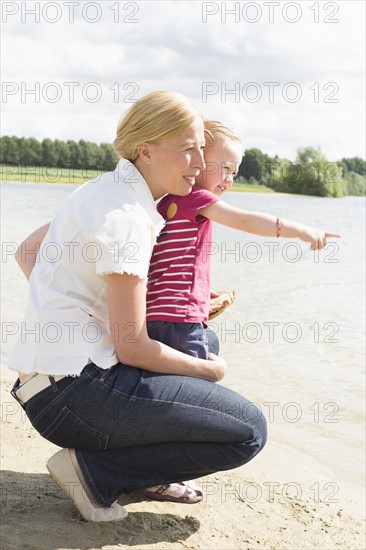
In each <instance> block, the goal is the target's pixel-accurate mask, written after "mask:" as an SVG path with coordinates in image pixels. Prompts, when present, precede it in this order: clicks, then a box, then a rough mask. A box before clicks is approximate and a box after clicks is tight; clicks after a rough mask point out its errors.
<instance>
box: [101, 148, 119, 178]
mask: <svg viewBox="0 0 366 550" xmlns="http://www.w3.org/2000/svg"><path fill="white" fill-rule="evenodd" d="M100 151H101V153H102V164H101V166H100V169H101V170H106V171H110V170H114V169H115V167H116V163H117V155H116V153H115V152H114V149H113V147H112V145H110V144H109V143H101V144H100ZM98 168H99V167H98Z"/></svg>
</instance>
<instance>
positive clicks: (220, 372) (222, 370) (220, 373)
mask: <svg viewBox="0 0 366 550" xmlns="http://www.w3.org/2000/svg"><path fill="white" fill-rule="evenodd" d="M208 359H209V361H212V370H213V372H214V373H215V379H212V382H219V380H222V379H223V378H224V376H225V374H226V371H227V364H226V361H225V359H223V358H222V357H219V356H218V355H215V354H214V353H209V354H208ZM210 370H211V369H210Z"/></svg>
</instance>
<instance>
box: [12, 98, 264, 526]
mask: <svg viewBox="0 0 366 550" xmlns="http://www.w3.org/2000/svg"><path fill="white" fill-rule="evenodd" d="M114 146H115V149H116V151H117V152H118V154H119V156H120V157H121V159H120V161H119V163H118V165H117V168H116V170H115V171H114V172H111V173H108V174H104V175H103V176H102V177H101V178H99V179H96V180H92V181H90V182H88V183H86V184H85V185H83V186H81V187H80V188H78V189H77V190H76V191H75V192H74V193H73V194H72V195H71V197H70V199H69V200H68V201H67V202H66V203H65V204H64V205H63V206H62V207H61V209H60V210H59V212H58V214H57V215H56V217H55V219H54V220H53V221H52V223H51V225H50V227H49V229H48V230H47V233H46V235H45V236H44V239H43V241H42V244H41V247H40V251H39V254H38V258H37V262H36V263H34V260H35V258H33V260H32V256H31V255H26V256H25V257H23V258H22V257H21V256H22V250H23V249H24V246H26V245H27V243H28V242H29V241H32V239H33V241H34V240H37V239H35V237H34V235H33V236H31V237H30V238H29V240H27V241H25V243H23V247H22V246H21V247H20V250H19V256H20V260H19V261H20V264H21V265H22V269H23V271H24V272H25V274H26V275H27V276H28V277H29V278H30V292H29V301H28V305H27V310H26V315H25V322H24V325H23V326H24V327H25V328H31V327H34V325H35V323H38V325H39V328H40V330H39V333H40V334H41V338H40V339H39V341H37V342H36V341H35V338H34V335H33V336H32V335H31V334H29V333H28V332H27V333H25V334H23V335H21V337H20V338H19V341H18V343H17V345H16V347H15V350H14V352H13V354H12V357H11V368H13V369H14V370H17V371H19V378H18V380H17V382H16V383H15V386H14V388H13V390H12V393H13V395H14V397H15V398H16V399H18V400H19V402H20V403H21V404H22V406H23V407H24V408H25V411H26V413H27V416H28V418H29V419H30V421H31V423H32V424H33V426H34V428H35V429H36V430H37V431H38V432H39V433H40V434H41V435H42V436H43V437H45V438H46V439H48V440H49V441H51V442H53V443H55V444H56V445H59V446H60V447H63V449H62V450H61V451H59V452H58V453H56V454H55V455H54V456H53V457H52V458H51V459H50V460H49V461H48V464H47V467H48V469H49V471H50V473H51V475H52V476H53V477H54V479H55V480H56V481H57V483H58V484H59V485H60V486H61V487H62V489H63V490H64V491H65V492H66V493H67V494H68V495H69V496H70V497H71V498H72V499H73V501H74V503H75V505H76V507H77V508H78V510H79V511H80V513H81V514H82V515H83V517H84V518H85V519H86V520H89V521H113V520H119V519H122V518H123V517H125V516H126V515H127V512H126V510H125V509H124V508H123V507H122V506H120V505H119V504H118V503H117V502H116V500H117V498H118V496H119V495H120V494H122V493H129V492H132V491H135V490H138V489H144V488H147V487H149V488H153V491H155V493H156V496H157V498H159V497H160V498H166V499H168V500H173V501H178V502H197V501H198V500H200V499H201V498H202V496H201V495H200V494H199V493H198V492H197V491H194V490H192V489H191V488H190V486H189V485H187V484H184V483H182V482H181V480H182V479H195V478H198V477H202V476H205V475H208V474H210V473H212V472H216V471H219V470H228V469H231V468H236V467H238V466H241V465H242V464H245V463H246V462H248V461H249V460H251V459H252V458H253V457H254V456H255V455H256V454H257V453H258V452H259V451H260V450H261V449H262V447H263V446H264V444H265V441H266V423H265V420H264V417H263V415H262V414H261V412H260V411H259V410H258V409H257V408H256V407H255V406H254V405H252V404H251V403H250V402H249V401H247V400H246V399H245V398H243V397H241V396H240V395H238V394H236V393H234V392H232V391H231V390H228V389H226V388H224V387H222V386H220V385H217V384H215V382H217V381H219V380H221V379H222V378H223V376H224V375H225V371H226V365H225V362H224V361H223V360H222V359H220V358H218V357H217V356H215V355H212V354H211V355H210V360H205V359H199V358H196V357H191V356H189V355H186V354H184V353H181V352H179V351H177V350H175V349H172V348H170V347H168V346H166V345H164V344H162V343H160V342H158V341H155V340H152V339H151V338H149V336H148V333H147V330H146V320H145V316H146V282H147V274H148V269H149V260H150V256H151V253H152V249H153V246H154V244H155V241H156V237H157V235H158V234H159V231H160V230H161V228H162V227H163V224H164V220H163V219H162V217H161V216H160V215H159V214H158V212H157V211H156V208H155V202H154V201H156V200H157V199H159V198H160V197H162V196H163V195H164V194H166V193H171V194H175V195H179V196H185V195H188V194H189V193H190V192H191V190H192V187H193V185H194V183H195V178H196V177H197V176H198V175H199V173H200V171H201V170H202V169H203V168H204V160H203V146H204V125H203V119H202V115H201V114H200V112H199V111H198V110H197V108H196V107H195V106H194V105H193V104H192V103H191V102H190V101H189V100H188V99H186V98H185V97H184V96H181V95H179V94H174V93H169V92H154V93H152V94H149V95H147V96H145V97H143V98H142V99H140V100H139V101H138V102H137V103H135V104H134V105H133V106H132V107H131V108H130V110H129V111H128V112H127V114H126V115H125V116H124V118H123V119H122V120H121V122H120V124H119V126H118V129H117V137H116V139H115V141H114ZM41 233H42V230H41ZM36 235H39V233H36ZM42 237H43V235H42ZM40 240H41V239H40ZM52 243H57V246H58V247H60V248H59V249H61V254H59V257H58V258H57V261H53V260H52V261H51V260H48V256H47V253H46V252H47V250H49V249H50V247H52ZM28 249H29V248H28Z"/></svg>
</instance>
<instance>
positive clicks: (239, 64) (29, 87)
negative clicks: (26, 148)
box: [1, 0, 365, 161]
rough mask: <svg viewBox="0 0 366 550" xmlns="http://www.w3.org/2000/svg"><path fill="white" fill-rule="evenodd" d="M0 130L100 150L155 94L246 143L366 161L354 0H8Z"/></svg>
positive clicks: (361, 39) (361, 27) (361, 48)
mask: <svg viewBox="0 0 366 550" xmlns="http://www.w3.org/2000/svg"><path fill="white" fill-rule="evenodd" d="M1 26H2V33H3V36H2V44H1V45H2V59H1V64H2V69H1V77H2V97H1V109H2V124H1V133H2V135H16V136H18V137H23V136H24V137H35V138H37V139H40V140H41V139H43V138H46V137H48V138H51V139H62V140H67V139H74V140H77V141H78V140H79V139H85V140H88V141H92V142H95V143H102V142H107V143H111V142H112V141H113V139H114V135H115V131H116V127H117V124H118V121H119V119H120V117H121V116H122V115H123V113H125V112H126V110H127V109H128V108H129V107H130V106H131V104H132V103H133V102H134V101H136V100H138V99H139V98H140V97H142V96H144V95H145V94H146V93H149V92H151V91H153V90H171V91H177V92H181V93H183V94H185V95H187V96H189V97H190V98H192V99H193V100H194V101H195V102H196V103H197V104H198V105H199V106H200V108H201V110H202V111H203V113H204V115H205V116H206V117H208V118H213V119H216V120H221V121H223V122H226V123H227V124H229V125H231V126H233V127H234V128H235V129H236V130H237V131H238V132H239V133H240V134H241V135H242V137H243V139H244V145H245V148H252V147H257V148H259V149H261V150H262V151H263V152H265V153H267V154H269V155H271V156H274V155H276V154H277V155H278V156H280V157H284V158H287V159H290V160H295V158H296V150H297V149H298V148H301V147H307V146H313V147H320V149H321V151H322V152H323V154H324V155H325V156H326V157H327V158H328V159H329V160H330V161H335V160H339V159H341V158H343V157H354V156H360V157H362V158H364V157H365V73H364V67H365V2H364V1H363V0H359V1H353V0H351V1H349V0H338V1H337V2H328V1H318V2H316V1H314V0H312V1H306V0H299V1H297V2H289V1H281V0H278V1H268V2H266V1H256V2H246V1H242V2H200V1H190V2H189V1H179V0H178V1H176V0H175V1H171V0H162V1H154V0H150V1H142V2H141V1H136V2H122V1H121V2H120V1H116V0H114V1H111V2H110V1H101V0H99V1H97V2H89V1H87V0H78V1H76V0H75V1H66V0H65V1H48V0H43V1H39V2H33V1H27V2H23V1H5V0H3V1H2V3H1Z"/></svg>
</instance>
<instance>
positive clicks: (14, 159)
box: [0, 136, 20, 164]
mask: <svg viewBox="0 0 366 550" xmlns="http://www.w3.org/2000/svg"><path fill="white" fill-rule="evenodd" d="M17 141H18V138H16V137H15V136H12V137H10V136H3V137H2V138H0V162H1V163H2V164H19V163H20V154H19V147H18V142H17Z"/></svg>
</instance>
